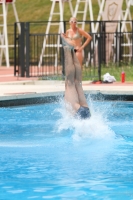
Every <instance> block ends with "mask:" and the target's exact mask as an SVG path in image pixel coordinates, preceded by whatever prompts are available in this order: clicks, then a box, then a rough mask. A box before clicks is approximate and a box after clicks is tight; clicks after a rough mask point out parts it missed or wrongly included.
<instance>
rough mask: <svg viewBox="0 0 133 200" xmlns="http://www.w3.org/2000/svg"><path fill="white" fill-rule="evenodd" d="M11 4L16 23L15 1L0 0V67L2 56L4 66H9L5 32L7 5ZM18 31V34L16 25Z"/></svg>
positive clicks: (6, 32)
mask: <svg viewBox="0 0 133 200" xmlns="http://www.w3.org/2000/svg"><path fill="white" fill-rule="evenodd" d="M9 4H11V5H12V7H13V11H14V15H15V19H16V22H18V21H19V20H18V15H17V11H16V7H15V0H0V6H2V9H1V10H2V13H0V17H1V18H2V23H1V24H0V29H1V30H0V66H1V65H2V59H3V55H4V56H5V61H6V66H7V67H9V66H10V62H9V45H8V31H7V13H8V5H9ZM18 30H19V32H20V25H19V24H18Z"/></svg>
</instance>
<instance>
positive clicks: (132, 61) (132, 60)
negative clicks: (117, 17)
mask: <svg viewBox="0 0 133 200" xmlns="http://www.w3.org/2000/svg"><path fill="white" fill-rule="evenodd" d="M131 63H132V64H133V20H132V58H131Z"/></svg>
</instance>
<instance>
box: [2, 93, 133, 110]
mask: <svg viewBox="0 0 133 200" xmlns="http://www.w3.org/2000/svg"><path fill="white" fill-rule="evenodd" d="M85 95H86V97H88V96H89V97H91V99H93V100H107V101H109V100H110V101H133V94H131V93H130V92H129V93H128V92H126V93H120V92H117V91H116V92H99V91H91V92H90V91H86V92H85ZM63 96H64V92H50V93H38V94H37V93H35V94H23V95H12V96H1V97H0V107H11V106H21V105H31V104H44V103H52V102H58V101H59V99H60V98H62V97H63Z"/></svg>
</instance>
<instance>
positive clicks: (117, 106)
mask: <svg viewBox="0 0 133 200" xmlns="http://www.w3.org/2000/svg"><path fill="white" fill-rule="evenodd" d="M88 103H89V105H90V109H91V113H92V117H91V118H90V119H89V120H88V119H87V120H82V121H81V120H79V119H73V118H72V117H71V116H70V115H69V114H68V113H66V111H65V109H64V107H63V106H64V105H63V104H62V103H60V102H59V103H53V104H44V105H33V106H21V107H12V108H0V118H1V120H0V200H18V199H21V200H26V199H37V200H38V199H39V200H40V199H54V200H56V199H57V200H71V199H72V200H80V199H81V200H82V199H83V200H91V199H92V200H95V199H96V200H100V199H101V200H103V199H106V200H112V199H114V200H115V199H116V200H119V199H120V200H128V199H129V200H131V199H133V103H132V102H122V101H118V102H113V101H112V102H111V101H109V102H107V101H105V102H104V101H90V102H88Z"/></svg>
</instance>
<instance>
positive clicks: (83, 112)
mask: <svg viewBox="0 0 133 200" xmlns="http://www.w3.org/2000/svg"><path fill="white" fill-rule="evenodd" d="M75 116H76V117H80V118H81V119H86V118H90V117H91V113H90V110H89V108H88V107H83V106H81V107H80V108H79V109H78V111H77V112H76V115H75Z"/></svg>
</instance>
